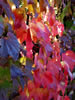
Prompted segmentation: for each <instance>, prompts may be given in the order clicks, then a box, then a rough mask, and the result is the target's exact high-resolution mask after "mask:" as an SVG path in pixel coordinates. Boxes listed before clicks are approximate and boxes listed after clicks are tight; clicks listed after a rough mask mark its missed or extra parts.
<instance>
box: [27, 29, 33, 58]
mask: <svg viewBox="0 0 75 100" xmlns="http://www.w3.org/2000/svg"><path fill="white" fill-rule="evenodd" d="M32 47H33V43H32V40H31V35H30V29H28V30H27V38H26V50H27V57H29V58H32V54H33V52H32Z"/></svg>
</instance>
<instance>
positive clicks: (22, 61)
mask: <svg viewBox="0 0 75 100" xmlns="http://www.w3.org/2000/svg"><path fill="white" fill-rule="evenodd" d="M20 63H21V64H22V65H26V57H21V58H20Z"/></svg>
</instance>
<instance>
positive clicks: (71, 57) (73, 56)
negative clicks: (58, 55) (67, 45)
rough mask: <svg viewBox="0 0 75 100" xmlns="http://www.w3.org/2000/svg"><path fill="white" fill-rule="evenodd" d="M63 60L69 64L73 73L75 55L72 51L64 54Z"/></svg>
mask: <svg viewBox="0 0 75 100" xmlns="http://www.w3.org/2000/svg"><path fill="white" fill-rule="evenodd" d="M62 60H63V61H65V62H66V63H67V64H68V66H69V69H71V71H72V70H73V68H74V66H75V53H74V52H73V51H71V50H68V51H66V52H65V53H63V54H62Z"/></svg>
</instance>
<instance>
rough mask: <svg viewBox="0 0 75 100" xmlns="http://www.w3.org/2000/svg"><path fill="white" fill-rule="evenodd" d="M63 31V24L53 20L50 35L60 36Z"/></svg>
mask: <svg viewBox="0 0 75 100" xmlns="http://www.w3.org/2000/svg"><path fill="white" fill-rule="evenodd" d="M63 31H64V25H63V24H62V23H61V22H59V21H55V23H54V25H53V26H52V35H53V36H56V35H59V36H60V37H61V36H62V35H63Z"/></svg>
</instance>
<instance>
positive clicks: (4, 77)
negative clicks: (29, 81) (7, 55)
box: [0, 67, 12, 88]
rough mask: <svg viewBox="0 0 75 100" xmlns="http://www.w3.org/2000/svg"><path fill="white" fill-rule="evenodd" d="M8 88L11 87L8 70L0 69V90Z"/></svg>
mask: <svg viewBox="0 0 75 100" xmlns="http://www.w3.org/2000/svg"><path fill="white" fill-rule="evenodd" d="M10 86H12V83H11V77H10V69H9V68H7V67H6V68H3V67H0V88H7V87H10Z"/></svg>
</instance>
